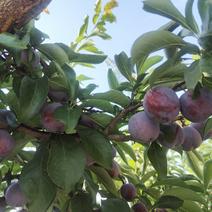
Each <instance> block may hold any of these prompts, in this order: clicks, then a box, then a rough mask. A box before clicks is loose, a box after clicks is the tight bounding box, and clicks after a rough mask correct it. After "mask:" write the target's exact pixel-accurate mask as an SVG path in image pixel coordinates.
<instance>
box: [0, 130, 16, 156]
mask: <svg viewBox="0 0 212 212" xmlns="http://www.w3.org/2000/svg"><path fill="white" fill-rule="evenodd" d="M14 147H15V140H14V139H13V137H12V136H11V135H10V134H9V133H8V132H7V131H6V130H0V157H6V156H8V155H9V154H10V153H11V152H12V151H13V149H14Z"/></svg>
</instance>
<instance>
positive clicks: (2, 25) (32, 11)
mask: <svg viewBox="0 0 212 212" xmlns="http://www.w3.org/2000/svg"><path fill="white" fill-rule="evenodd" d="M50 2H51V0H0V33H1V32H6V31H9V30H10V29H11V28H12V27H21V26H23V25H24V24H25V23H27V22H28V21H30V20H31V19H33V18H35V17H36V16H38V15H39V14H40V13H41V12H42V11H43V9H45V8H46V7H47V5H48V4H49V3H50Z"/></svg>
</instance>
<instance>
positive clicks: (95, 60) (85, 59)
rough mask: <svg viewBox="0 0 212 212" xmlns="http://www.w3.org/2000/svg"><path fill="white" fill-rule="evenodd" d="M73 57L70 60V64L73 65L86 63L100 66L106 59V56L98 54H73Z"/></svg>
mask: <svg viewBox="0 0 212 212" xmlns="http://www.w3.org/2000/svg"><path fill="white" fill-rule="evenodd" d="M73 56H74V57H72V58H71V60H70V62H75V63H88V64H100V63H102V62H104V61H105V59H106V58H107V56H106V55H98V54H79V53H75V54H74V55H73Z"/></svg>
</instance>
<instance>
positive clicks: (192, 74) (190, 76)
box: [184, 61, 202, 89]
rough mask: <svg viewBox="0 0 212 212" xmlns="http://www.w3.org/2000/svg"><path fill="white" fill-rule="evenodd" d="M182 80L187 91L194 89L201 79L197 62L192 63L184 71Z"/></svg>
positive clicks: (200, 70)
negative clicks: (183, 79)
mask: <svg viewBox="0 0 212 212" xmlns="http://www.w3.org/2000/svg"><path fill="white" fill-rule="evenodd" d="M184 78H185V82H186V87H187V88H188V89H194V88H195V87H196V85H197V83H198V82H199V81H200V80H201V78H202V69H201V68H200V65H199V61H195V62H193V63H192V64H191V65H190V67H189V68H188V69H187V70H185V72H184Z"/></svg>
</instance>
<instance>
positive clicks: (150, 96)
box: [143, 86, 180, 123]
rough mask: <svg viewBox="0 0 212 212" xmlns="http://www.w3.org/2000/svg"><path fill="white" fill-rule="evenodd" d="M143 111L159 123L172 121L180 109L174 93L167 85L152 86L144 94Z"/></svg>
mask: <svg viewBox="0 0 212 212" xmlns="http://www.w3.org/2000/svg"><path fill="white" fill-rule="evenodd" d="M143 105H144V111H145V112H146V113H147V114H148V116H150V117H153V118H155V119H157V120H158V121H159V122H160V123H170V122H173V121H174V120H175V119H176V117H177V115H178V114H179V111H180V102H179V99H178V97H177V95H176V93H175V92H174V91H173V90H172V89H171V88H168V87H160V86H158V87H154V88H152V89H150V90H149V91H148V92H147V93H146V94H145V96H144V104H143Z"/></svg>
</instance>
